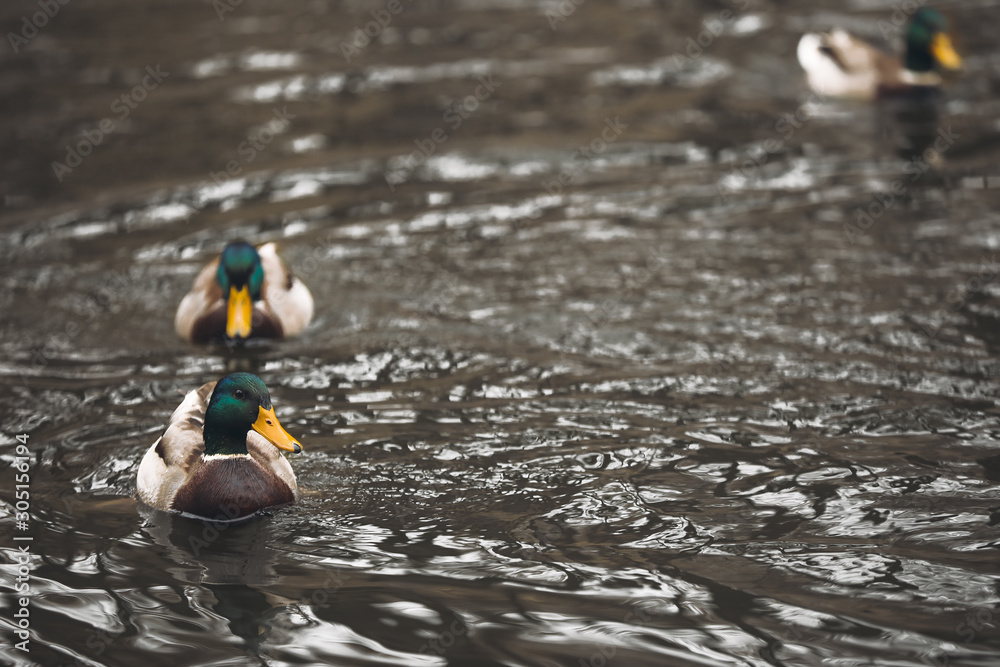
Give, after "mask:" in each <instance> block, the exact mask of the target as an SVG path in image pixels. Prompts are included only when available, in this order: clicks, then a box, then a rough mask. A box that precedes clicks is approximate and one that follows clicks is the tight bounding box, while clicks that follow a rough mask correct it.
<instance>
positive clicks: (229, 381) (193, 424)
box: [136, 373, 302, 519]
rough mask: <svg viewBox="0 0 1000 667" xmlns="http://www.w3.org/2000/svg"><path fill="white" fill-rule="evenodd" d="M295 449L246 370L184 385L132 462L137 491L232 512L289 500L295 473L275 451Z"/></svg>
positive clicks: (200, 511)
mask: <svg viewBox="0 0 1000 667" xmlns="http://www.w3.org/2000/svg"><path fill="white" fill-rule="evenodd" d="M282 449H283V450H286V451H290V452H296V453H298V452H300V451H302V446H301V445H300V444H299V442H298V441H297V440H296V439H295V438H293V437H292V436H291V435H289V434H288V431H286V430H285V429H284V428H283V427H282V426H281V423H280V422H278V418H277V417H276V416H275V414H274V408H272V407H271V395H270V394H269V393H268V391H267V387H266V386H264V383H263V382H262V381H261V379H260V378H259V377H257V376H256V375H253V374H252V373H232V374H231V375H227V376H226V377H224V378H222V379H221V380H219V381H218V382H209V383H207V384H204V385H202V386H201V387H199V388H198V389H195V390H193V391H190V392H188V394H187V396H185V397H184V400H183V401H182V402H181V404H180V406H178V407H177V409H176V410H174V413H173V414H172V415H171V416H170V423H169V424H168V425H167V428H166V430H165V431H164V432H163V435H161V436H160V437H159V439H158V440H157V441H156V442H154V443H153V444H152V445H151V446H150V448H149V449H148V450H147V451H146V455H145V456H143V457H142V462H141V463H140V464H139V473H138V477H137V483H136V486H137V490H138V494H139V498H140V499H141V500H142V501H143V502H144V503H146V504H147V505H150V506H151V507H155V508H157V509H161V510H168V511H169V510H174V511H179V512H186V513H188V514H194V515H196V516H200V517H207V518H210V519H237V518H240V517H244V516H248V515H250V514H253V513H254V512H256V511H258V510H260V509H263V508H265V507H271V506H272V505H282V504H284V503H290V502H293V501H294V500H295V497H296V493H297V489H298V485H297V484H296V482H295V473H294V472H292V467H291V466H290V465H289V464H288V461H287V460H285V457H284V456H283V455H282V454H281V452H280V451H279V450H282Z"/></svg>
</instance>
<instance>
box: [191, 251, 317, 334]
mask: <svg viewBox="0 0 1000 667" xmlns="http://www.w3.org/2000/svg"><path fill="white" fill-rule="evenodd" d="M312 316H313V298H312V295H311V294H310V293H309V290H308V288H306V286H305V285H304V284H302V281H301V280H299V279H298V278H296V277H295V276H293V275H292V273H291V272H290V271H289V270H288V269H287V268H286V267H285V264H284V262H282V261H281V258H280V257H278V253H277V250H276V248H275V245H274V244H273V243H265V244H264V245H262V246H260V247H259V248H255V247H253V246H252V245H250V244H249V243H247V242H246V241H234V242H233V243H230V244H229V245H227V246H226V247H225V249H224V250H223V251H222V255H221V256H220V257H219V258H218V259H217V260H215V261H213V262H212V263H210V264H209V265H208V266H206V267H205V268H204V269H202V270H201V273H199V274H198V277H197V278H196V279H195V281H194V286H193V287H192V288H191V291H190V292H188V293H187V295H185V296H184V298H183V299H182V300H181V305H180V306H179V307H178V308H177V316H176V318H174V328H175V329H177V334H178V335H179V336H181V338H185V339H187V340H188V341H191V342H193V343H207V342H209V341H212V340H219V339H230V340H243V339H246V338H251V337H261V338H283V337H285V336H293V335H295V334H297V333H299V332H300V331H302V330H303V329H305V328H306V325H307V324H309V321H310V320H311V319H312Z"/></svg>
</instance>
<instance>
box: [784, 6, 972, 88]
mask: <svg viewBox="0 0 1000 667" xmlns="http://www.w3.org/2000/svg"><path fill="white" fill-rule="evenodd" d="M798 57H799V63H801V65H802V68H803V69H804V70H805V71H806V77H807V79H808V81H809V86H810V87H811V88H812V89H813V90H815V91H816V92H817V93H819V94H821V95H828V96H831V97H850V98H857V99H865V100H870V99H874V98H876V97H880V96H893V95H901V94H903V95H905V94H906V93H908V92H910V91H912V90H913V89H917V88H935V87H937V86H940V85H941V75H940V73H939V71H940V70H957V69H959V68H960V67H961V66H962V59H961V58H960V57H959V55H958V53H956V52H955V49H954V47H953V46H952V43H951V38H950V37H949V36H948V24H947V22H946V21H945V18H944V16H942V15H941V13H940V12H938V11H937V10H934V9H930V8H927V7H925V8H922V9H920V10H919V11H918V12H917V13H916V14H914V15H913V18H912V19H911V21H910V24H909V26H908V28H907V30H906V50H905V52H904V53H903V56H902V58H900V57H899V56H898V55H896V54H893V53H890V52H888V51H885V50H883V49H881V48H878V47H876V46H874V45H872V44H869V43H868V42H866V41H864V40H862V39H860V38H858V37H855V36H853V35H851V34H850V33H848V32H846V31H844V30H841V29H835V30H833V31H831V32H828V33H809V34H806V35H803V36H802V39H801V40H800V41H799V47H798Z"/></svg>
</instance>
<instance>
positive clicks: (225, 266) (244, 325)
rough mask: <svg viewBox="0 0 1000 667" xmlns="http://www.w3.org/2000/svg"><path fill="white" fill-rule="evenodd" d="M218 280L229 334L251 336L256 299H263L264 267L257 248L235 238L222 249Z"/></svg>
mask: <svg viewBox="0 0 1000 667" xmlns="http://www.w3.org/2000/svg"><path fill="white" fill-rule="evenodd" d="M215 279H216V281H217V282H218V283H219V287H221V288H222V294H223V298H224V299H226V302H227V306H228V308H227V314H226V335H227V336H229V337H230V338H249V337H250V324H251V321H252V319H253V302H254V301H260V298H261V294H260V290H261V287H262V286H263V285H264V266H263V265H262V264H261V262H260V255H259V254H258V253H257V249H256V248H254V247H253V246H252V245H250V244H249V243H247V242H246V241H233V242H232V243H230V244H229V245H227V246H226V247H225V249H224V250H223V251H222V257H220V258H219V268H218V269H217V270H216V272H215Z"/></svg>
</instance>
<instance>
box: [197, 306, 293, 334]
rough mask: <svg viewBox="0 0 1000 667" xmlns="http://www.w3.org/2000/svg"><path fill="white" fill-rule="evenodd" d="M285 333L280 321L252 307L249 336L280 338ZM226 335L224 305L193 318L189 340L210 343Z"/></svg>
mask: <svg viewBox="0 0 1000 667" xmlns="http://www.w3.org/2000/svg"><path fill="white" fill-rule="evenodd" d="M284 335H285V330H284V327H282V326H281V322H279V321H278V320H276V319H275V318H273V317H272V316H271V315H270V314H268V313H265V312H264V311H263V310H261V309H260V308H254V309H253V316H252V319H251V320H250V338H282V337H284ZM225 336H226V305H225V304H224V303H223V304H222V305H220V306H217V307H215V308H214V309H212V310H210V311H208V312H207V313H205V314H203V315H201V316H200V317H199V318H198V319H197V320H195V323H194V326H193V328H192V329H191V341H192V342H194V343H210V342H212V341H216V340H222V339H224V338H225Z"/></svg>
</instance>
